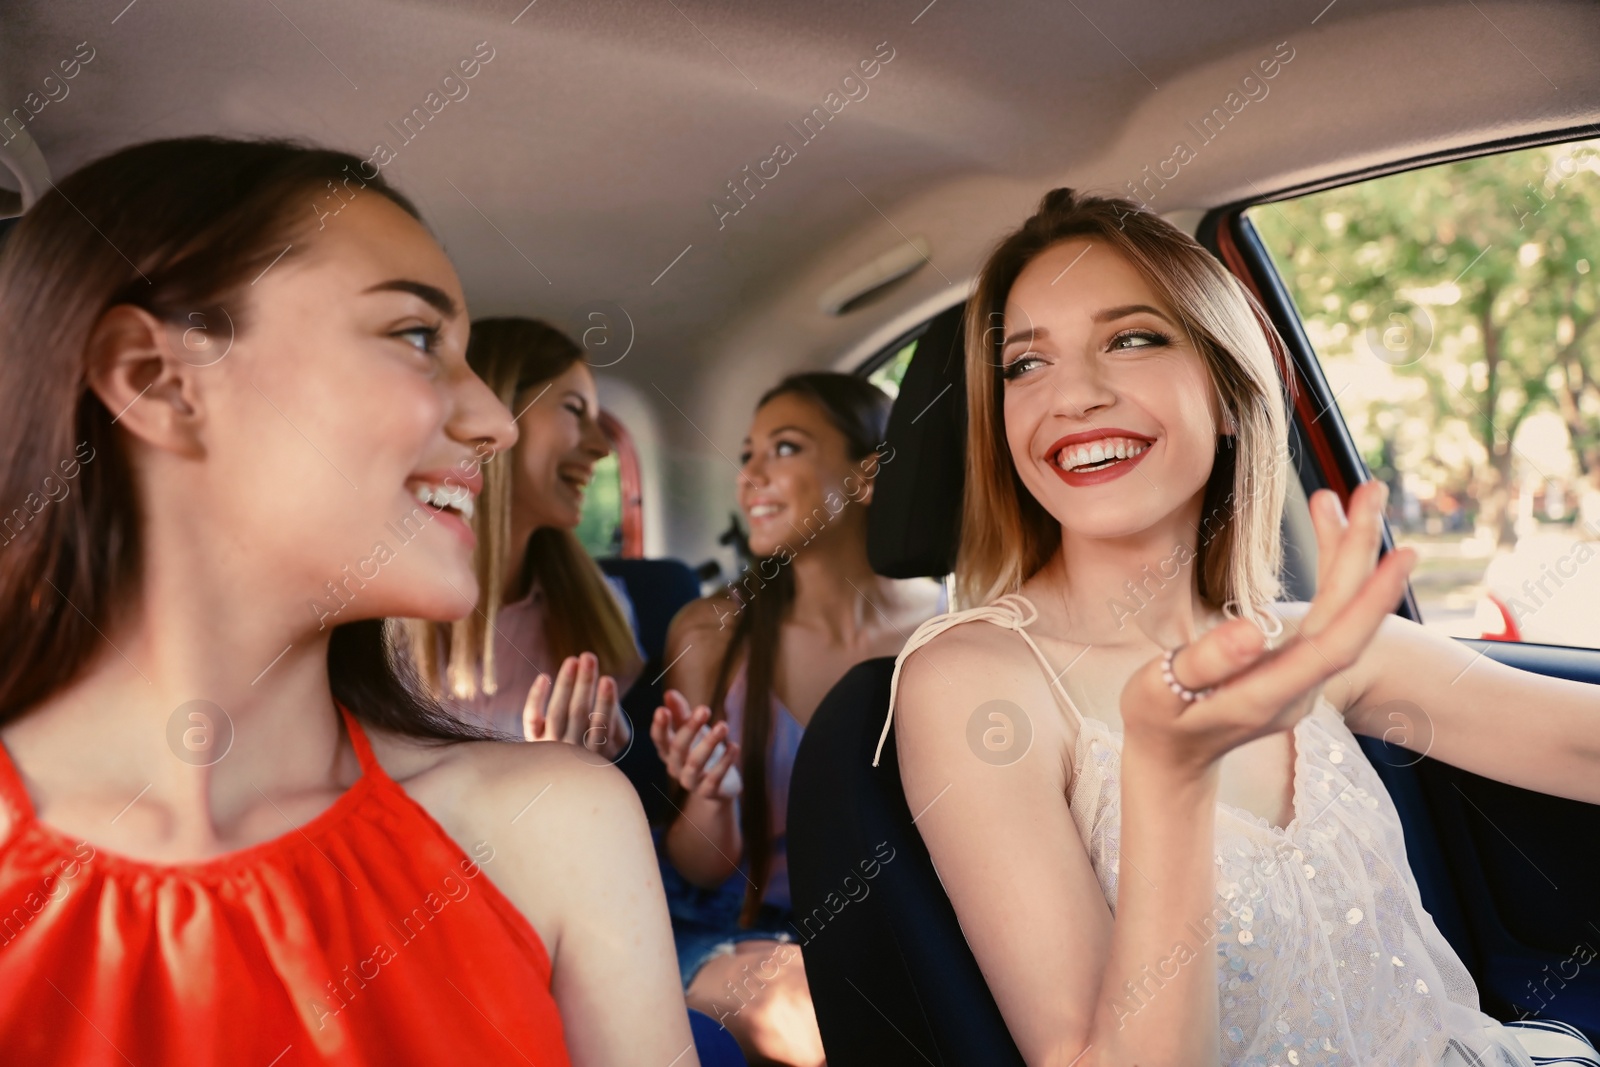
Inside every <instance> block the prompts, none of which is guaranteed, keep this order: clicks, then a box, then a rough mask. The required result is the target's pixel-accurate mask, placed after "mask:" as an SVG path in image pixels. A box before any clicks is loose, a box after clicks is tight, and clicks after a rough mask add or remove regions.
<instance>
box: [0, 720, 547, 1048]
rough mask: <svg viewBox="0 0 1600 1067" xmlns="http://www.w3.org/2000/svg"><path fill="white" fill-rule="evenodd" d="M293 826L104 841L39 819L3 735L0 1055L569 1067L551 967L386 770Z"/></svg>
mask: <svg viewBox="0 0 1600 1067" xmlns="http://www.w3.org/2000/svg"><path fill="white" fill-rule="evenodd" d="M339 711H340V714H341V715H343V717H344V722H345V728H346V729H347V730H348V731H349V734H350V740H351V743H352V744H353V745H354V747H355V751H356V755H357V756H358V757H359V758H360V760H361V769H362V776H361V778H360V780H359V781H357V782H356V783H355V785H353V786H351V787H350V789H349V790H347V791H346V792H345V793H344V794H343V795H342V796H340V797H339V798H338V799H337V800H336V801H334V803H333V804H332V805H331V806H330V807H329V808H328V809H327V810H325V811H324V812H322V813H321V814H320V815H318V816H317V817H316V818H314V819H312V820H311V821H310V822H308V823H306V824H305V825H304V826H301V827H299V828H298V829H295V830H291V831H289V832H288V833H286V834H284V835H283V836H282V837H278V838H275V839H273V840H271V841H266V842H263V843H261V844H259V845H253V846H251V847H250V848H246V849H242V850H240V851H238V852H233V853H229V854H228V855H225V856H220V857H217V858H215V859H211V860H206V861H203V862H199V863H184V864H172V865H164V864H155V863H144V862H140V861H136V860H131V859H126V858H122V857H118V856H114V855H111V854H109V853H106V852H103V851H99V850H97V849H96V848H95V847H94V846H92V845H90V844H89V843H88V842H83V841H75V840H73V839H72V838H70V837H68V836H67V835H66V834H63V833H61V832H60V831H58V830H55V829H53V828H51V827H49V826H46V825H45V824H44V823H42V822H40V821H39V820H38V818H37V817H35V815H34V811H33V805H32V803H31V801H30V800H29V799H28V794H27V791H26V790H25V789H24V788H23V784H22V780H21V778H20V777H19V775H18V774H17V770H16V767H15V766H14V765H13V764H12V762H11V760H10V757H9V755H8V754H7V753H6V751H5V747H4V746H3V745H0V803H3V804H5V805H6V807H7V809H8V811H9V813H10V815H11V818H12V825H11V828H10V831H9V833H8V835H7V837H6V839H5V840H3V841H0V1060H3V1061H4V1062H6V1063H17V1064H34V1065H54V1064H61V1065H66V1064H72V1065H74V1067H101V1065H105V1067H113V1065H115V1067H127V1065H129V1064H132V1065H136V1067H191V1065H192V1067H198V1065H201V1064H205V1065H210V1064H226V1065H230V1067H232V1065H249V1067H295V1065H300V1064H337V1065H339V1067H354V1065H357V1064H385V1065H387V1064H430V1065H431V1064H442V1063H471V1064H517V1065H519V1067H520V1065H527V1064H533V1065H536V1067H569V1061H568V1058H567V1051H566V1046H565V1043H564V1041H563V1039H562V1033H561V1018H560V1016H559V1015H558V1014H557V1013H556V1005H555V1001H554V999H553V998H552V997H551V994H550V958H549V956H548V955H547V954H546V952H545V948H544V945H543V943H542V942H541V941H540V940H539V935H538V934H537V933H536V932H535V931H534V929H533V927H532V926H531V925H530V924H529V923H528V921H527V920H526V919H525V918H524V917H523V916H522V913H521V912H519V911H518V910H517V909H516V907H515V906H514V905H513V904H512V903H511V902H510V901H509V900H507V899H506V898H505V896H503V895H502V894H501V893H500V891H499V890H498V889H496V888H495V886H494V885H493V883H491V882H490V880H489V878H488V877H487V876H486V874H487V872H486V871H485V867H488V868H491V869H492V866H493V859H494V851H493V849H492V848H491V847H489V845H488V844H487V843H486V842H485V843H480V844H478V845H476V846H474V849H473V855H472V856H468V855H467V853H466V852H464V851H463V850H462V849H461V847H460V846H459V845H457V844H456V843H455V842H454V841H453V840H451V838H450V836H449V835H448V834H446V833H445V831H444V828H443V827H441V826H440V825H439V824H438V823H437V822H435V821H434V820H433V819H432V818H431V817H430V816H429V815H428V814H427V812H425V811H423V809H422V808H421V807H420V806H419V805H418V804H417V803H416V802H415V801H413V800H412V799H411V798H410V797H409V796H407V795H406V793H405V791H404V790H403V789H401V788H400V786H399V785H398V784H396V783H395V781H394V780H393V779H391V778H390V777H389V776H388V775H387V774H385V773H384V772H383V768H382V767H380V766H379V765H378V761H377V760H376V759H375V758H373V755H372V748H371V746H370V745H369V744H368V743H367V738H366V735H365V734H364V733H363V732H362V730H361V726H360V724H359V723H357V722H356V720H355V717H354V716H352V715H351V714H350V713H349V712H348V711H346V710H345V709H344V707H343V706H340V708H339Z"/></svg>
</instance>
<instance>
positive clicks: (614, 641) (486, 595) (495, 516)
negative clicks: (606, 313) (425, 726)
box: [406, 318, 641, 699]
mask: <svg viewBox="0 0 1600 1067" xmlns="http://www.w3.org/2000/svg"><path fill="white" fill-rule="evenodd" d="M582 358H583V349H581V348H579V347H578V345H577V344H576V343H574V342H573V341H572V339H571V338H569V337H568V336H567V335H566V334H564V333H562V332H561V331H560V330H557V329H556V328H555V327H553V326H550V325H548V324H547V323H543V322H540V321H538V320H536V319H523V318H500V319H479V320H478V321H476V322H474V323H473V324H472V335H471V338H470V340H469V341H468V343H467V363H468V365H469V366H471V367H472V369H473V370H474V371H475V372H477V375H478V377H480V378H482V379H483V380H484V382H485V383H486V384H487V385H488V386H489V388H490V389H492V390H493V391H494V393H495V395H496V396H498V397H499V398H500V401H501V403H503V404H505V405H506V406H507V407H512V405H513V404H514V402H515V400H516V398H517V397H518V396H520V395H521V394H522V393H523V392H524V391H525V390H527V389H529V388H532V387H534V386H537V385H540V384H542V383H544V382H548V381H550V380H551V379H553V378H556V377H559V376H560V375H562V374H564V373H566V371H567V369H568V368H569V367H571V366H572V365H573V364H574V363H576V362H578V361H579V360H581V359H582ZM513 479H514V472H513V470H512V467H511V459H510V456H509V455H508V456H506V457H504V458H502V459H501V460H500V461H499V462H493V461H491V462H489V463H487V464H485V465H484V467H483V492H482V493H481V494H480V495H479V497H478V503H477V509H476V512H475V513H474V515H473V519H472V525H473V532H474V533H476V534H477V536H478V551H477V552H476V553H475V554H474V558H473V568H474V570H476V572H477V576H478V603H477V608H476V610H475V611H473V613H472V614H471V615H468V616H467V617H466V618H464V619H458V620H456V621H455V622H449V623H439V622H426V621H423V620H408V621H407V625H406V630H407V637H408V640H409V645H410V652H411V657H412V661H413V662H414V663H415V664H416V668H417V674H418V677H419V678H420V679H421V680H422V682H423V684H424V685H425V686H427V687H428V689H429V690H430V691H431V692H432V693H433V694H434V695H435V696H454V697H456V698H458V699H470V698H471V697H473V696H474V695H476V693H477V692H478V690H479V689H480V687H481V689H482V691H483V692H484V693H485V694H488V695H493V694H494V693H495V692H496V691H497V690H498V688H499V686H498V683H497V681H496V678H495V655H494V644H495V642H494V634H495V628H494V620H495V616H496V614H498V613H499V611H500V606H501V605H502V604H504V603H507V602H514V601H516V600H519V599H521V598H522V597H524V596H526V595H527V594H528V593H529V592H530V591H531V590H532V588H533V586H534V585H538V586H539V588H540V589H542V590H543V591H544V597H545V605H546V609H547V610H546V612H545V618H544V632H545V637H546V640H547V641H548V642H549V646H550V647H549V653H550V657H551V660H552V662H560V661H561V660H562V659H565V658H566V657H567V656H575V655H577V654H578V653H580V652H583V651H589V652H593V653H594V654H595V656H596V657H597V658H598V659H599V660H600V673H602V674H609V675H611V676H613V677H625V676H627V675H631V674H634V673H636V672H637V671H638V669H639V667H640V666H641V661H640V658H639V651H638V647H637V645H636V644H635V643H634V637H633V631H632V630H631V629H630V628H629V626H628V619H627V616H626V615H624V614H623V611H622V606H621V605H620V604H618V603H617V599H616V597H615V596H614V595H613V594H612V592H611V588H610V586H609V585H608V584H607V583H606V578H605V574H604V572H602V571H601V570H600V567H599V566H598V565H597V564H596V563H595V561H594V560H593V559H591V558H590V556H589V553H588V552H586V551H585V550H584V547H583V545H582V543H581V542H579V540H578V538H577V535H575V534H574V533H573V532H572V531H571V530H561V529H556V528H555V527H548V526H547V527H544V528H542V529H538V530H535V531H534V532H533V535H532V536H531V537H530V538H528V542H527V544H525V545H513V544H511V493H512V481H513ZM513 552H520V553H522V568H521V570H520V572H519V574H518V577H517V579H516V580H515V581H514V582H512V583H511V585H510V586H509V587H507V588H506V589H502V588H501V576H502V575H504V574H505V573H506V565H507V563H508V562H509V561H510V558H511V555H510V554H511V553H513ZM441 646H443V647H444V648H445V649H446V650H447V651H446V653H445V655H444V657H443V659H442V660H441V656H440V651H439V650H440V648H441ZM480 679H481V681H480Z"/></svg>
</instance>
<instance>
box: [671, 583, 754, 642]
mask: <svg viewBox="0 0 1600 1067" xmlns="http://www.w3.org/2000/svg"><path fill="white" fill-rule="evenodd" d="M738 616H739V602H738V601H737V600H735V599H734V598H733V595H732V594H731V593H729V592H728V591H727V590H725V589H724V590H718V591H717V592H715V593H712V594H711V595H710V596H703V597H700V598H699V599H697V600H691V601H689V603H687V604H685V605H684V606H683V607H681V608H679V609H678V613H677V614H676V615H674V616H673V617H672V623H671V625H670V626H669V627H668V633H669V635H672V634H676V635H679V636H681V637H687V638H690V639H701V640H704V639H707V638H710V637H713V636H715V635H722V637H723V639H724V640H726V635H728V634H731V633H732V632H733V627H734V624H735V622H736V621H737V619H738ZM668 640H669V642H670V640H671V636H669V637H668Z"/></svg>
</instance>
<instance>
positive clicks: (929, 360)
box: [867, 304, 967, 578]
mask: <svg viewBox="0 0 1600 1067" xmlns="http://www.w3.org/2000/svg"><path fill="white" fill-rule="evenodd" d="M964 307H965V305H964V304H957V305H956V306H955V307H953V308H951V309H950V310H948V311H945V312H943V313H941V314H940V315H938V316H937V317H936V318H934V320H933V321H932V322H930V323H929V324H928V328H927V330H925V331H924V332H923V334H922V336H921V337H919V338H918V339H917V349H916V352H915V354H913V355H912V357H911V365H910V366H909V367H907V368H906V375H905V378H904V379H903V380H902V381H901V383H900V395H899V396H898V397H897V398H896V399H895V402H894V408H893V409H892V410H891V411H890V412H889V432H888V443H889V444H888V448H887V449H885V451H884V456H885V459H884V461H883V462H882V463H881V465H880V466H879V467H878V475H877V482H876V486H875V488H874V489H873V493H872V506H871V507H870V508H868V509H867V559H868V561H870V562H871V564H872V569H873V570H875V571H877V572H878V573H879V574H881V575H884V576H885V577H888V578H942V577H943V576H945V575H946V574H949V573H950V572H952V571H954V570H955V567H956V548H957V546H958V545H959V543H960V537H961V493H962V486H963V483H964V481H965V476H966V444H967V377H966V360H965V358H964V355H963V347H962V337H961V315H962V311H963V309H964Z"/></svg>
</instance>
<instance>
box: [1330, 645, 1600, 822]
mask: <svg viewBox="0 0 1600 1067" xmlns="http://www.w3.org/2000/svg"><path fill="white" fill-rule="evenodd" d="M1351 676H1352V678H1355V679H1359V680H1360V685H1361V690H1360V692H1359V694H1358V695H1354V697H1353V699H1352V701H1351V703H1350V705H1349V707H1347V708H1346V709H1345V720H1346V722H1348V723H1349V725H1350V729H1351V730H1352V731H1354V732H1355V733H1358V734H1366V735H1367V736H1369V737H1378V738H1384V739H1385V740H1389V741H1393V742H1394V743H1396V744H1399V745H1403V746H1405V747H1406V748H1410V749H1413V750H1415V751H1417V752H1420V753H1422V754H1423V755H1427V756H1432V757H1433V758H1434V759H1438V760H1443V761H1444V762H1445V763H1448V764H1451V765H1452V766H1455V767H1460V768H1461V769H1462V770H1466V771H1471V772H1472V773H1474V774H1481V775H1483V776H1484V777H1485V778H1493V779H1495V780H1496V781H1500V782H1505V783H1506V784H1508V785H1515V786H1520V787H1522V788H1523V789H1533V790H1537V791H1538V792H1541V793H1552V794H1555V795H1556V796H1563V797H1568V798H1570V799H1572V800H1581V801H1583V802H1585V803H1588V804H1600V687H1596V686H1593V685H1586V684H1584V683H1583V682H1574V681H1570V680H1568V679H1565V678H1549V677H1546V676H1544V675H1541V674H1533V673H1530V672H1528V671H1521V670H1517V669H1516V668H1515V667H1508V666H1506V665H1505V664H1503V663H1497V662H1495V661H1494V660H1492V659H1490V658H1489V657H1488V656H1485V655H1483V654H1482V653H1480V652H1478V651H1476V650H1475V649H1472V648H1469V647H1467V646H1466V645H1463V644H1460V643H1458V642H1456V641H1454V640H1452V639H1451V638H1449V637H1445V636H1444V635H1442V634H1439V633H1437V632H1434V631H1431V630H1427V629H1424V628H1423V627H1421V626H1419V625H1417V624H1416V623H1414V622H1412V621H1411V620H1410V619H1402V618H1400V617H1399V616H1391V617H1390V618H1388V619H1386V620H1385V621H1384V624H1383V629H1382V630H1381V631H1379V635H1378V639H1377V640H1376V641H1374V642H1373V643H1372V645H1371V647H1370V648H1368V650H1367V653H1366V655H1365V656H1364V657H1363V662H1361V663H1359V664H1357V666H1356V667H1355V668H1354V669H1352V671H1351Z"/></svg>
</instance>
